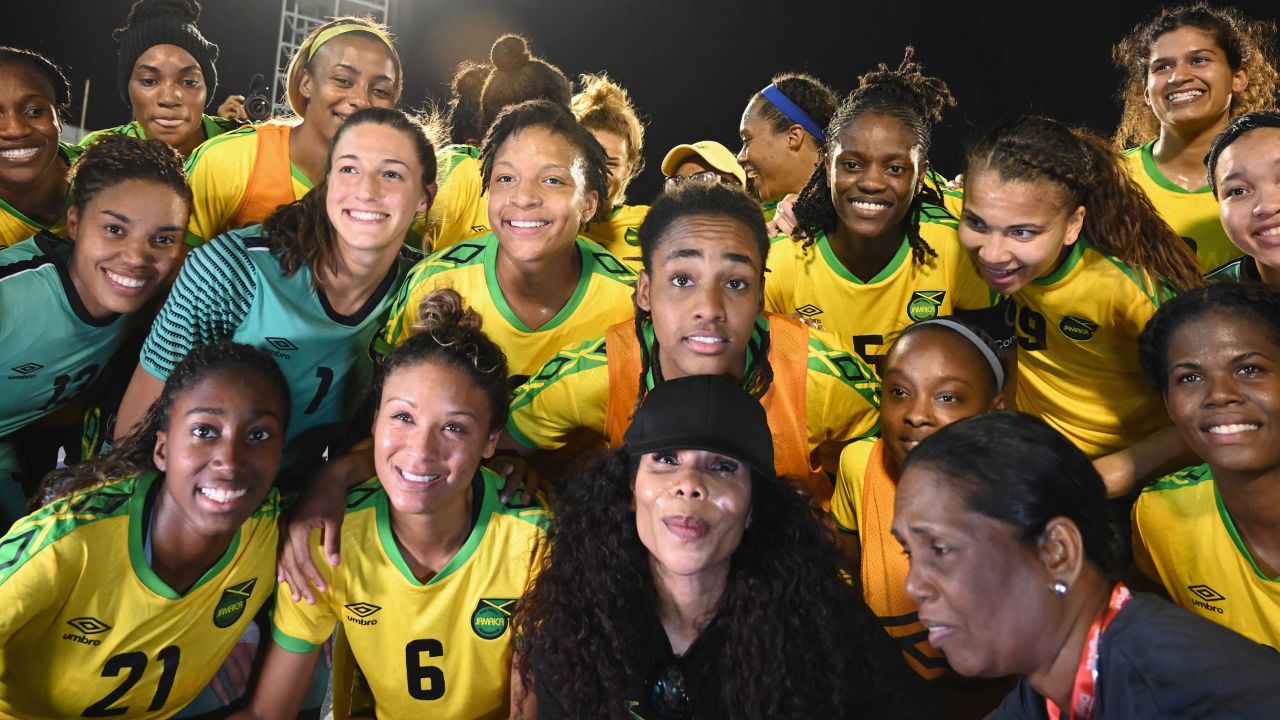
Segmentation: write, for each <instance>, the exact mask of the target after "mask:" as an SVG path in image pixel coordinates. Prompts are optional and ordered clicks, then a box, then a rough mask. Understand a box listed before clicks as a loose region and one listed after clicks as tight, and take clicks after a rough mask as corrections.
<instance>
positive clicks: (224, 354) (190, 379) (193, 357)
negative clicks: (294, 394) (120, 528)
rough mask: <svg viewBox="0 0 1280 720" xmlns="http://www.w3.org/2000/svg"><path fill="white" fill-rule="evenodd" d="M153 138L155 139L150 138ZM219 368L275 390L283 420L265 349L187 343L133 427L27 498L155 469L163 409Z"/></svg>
mask: <svg viewBox="0 0 1280 720" xmlns="http://www.w3.org/2000/svg"><path fill="white" fill-rule="evenodd" d="M153 142H159V141H153ZM223 370H227V371H233V372H235V373H236V374H237V375H239V376H243V374H244V373H246V372H247V373H254V374H257V375H258V376H259V377H261V378H263V379H264V380H266V381H267V382H268V384H269V385H270V386H271V387H272V388H274V389H275V391H276V392H277V393H278V396H277V397H278V399H279V401H280V407H281V414H280V417H281V421H282V422H281V425H282V426H283V427H285V428H288V426H289V412H290V408H291V407H292V406H291V404H290V395H289V382H288V381H287V380H285V377H284V373H282V372H281V371H280V366H279V365H277V364H276V361H275V359H274V358H272V357H271V355H269V354H267V352H266V351H264V350H261V349H259V348H256V347H253V346H251V345H244V344H241V343H237V342H232V341H230V340H221V341H219V342H215V343H210V344H207V345H197V346H196V347H195V348H192V350H191V352H190V353H188V354H187V356H186V357H185V358H183V359H182V361H181V362H179V363H178V365H177V366H176V367H174V369H173V372H171V373H169V377H168V378H167V379H166V380H165V381H164V387H163V388H162V389H161V390H160V396H159V397H157V398H156V400H155V402H153V403H151V407H149V408H147V412H146V414H145V415H143V416H142V420H141V421H140V422H139V423H138V426H137V428H135V429H134V430H133V432H131V433H129V435H128V437H126V438H125V439H124V440H122V441H121V442H120V443H119V444H118V445H116V447H115V448H113V449H112V450H111V452H109V453H108V454H106V455H104V456H102V457H100V458H97V459H95V460H91V461H89V462H86V463H83V464H81V465H77V466H75V467H71V468H63V469H59V470H54V471H53V472H51V473H49V474H48V475H46V476H45V478H44V481H43V482H42V483H41V485H40V489H39V490H37V491H36V494H35V496H34V498H33V499H32V505H33V506H34V507H33V509H34V508H36V507H41V506H44V505H47V504H49V503H51V502H53V501H54V500H57V499H59V498H62V497H66V496H67V495H70V494H72V493H74V492H76V491H78V490H81V489H83V488H86V487H89V486H91V485H96V484H99V483H103V482H107V481H108V480H116V479H120V478H127V477H133V476H135V475H140V474H142V473H144V472H149V471H151V470H155V469H156V467H155V461H154V459H153V455H154V453H155V447H156V435H157V433H159V432H160V431H162V430H165V431H167V430H168V428H169V412H170V410H171V409H172V408H173V403H174V401H175V399H176V398H177V397H178V396H179V395H181V394H182V393H183V392H186V391H187V390H189V389H190V388H193V387H195V386H196V385H197V384H198V383H200V382H201V381H203V380H204V379H205V378H208V377H209V376H211V375H213V374H214V373H216V372H220V371H223Z"/></svg>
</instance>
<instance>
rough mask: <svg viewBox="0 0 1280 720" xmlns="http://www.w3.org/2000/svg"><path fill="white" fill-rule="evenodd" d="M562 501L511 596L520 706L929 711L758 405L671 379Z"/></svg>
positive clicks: (678, 714) (763, 713)
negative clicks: (788, 470)
mask: <svg viewBox="0 0 1280 720" xmlns="http://www.w3.org/2000/svg"><path fill="white" fill-rule="evenodd" d="M625 443H626V444H625V446H624V447H622V448H620V449H618V450H615V451H614V452H613V453H611V454H609V455H608V456H607V457H605V458H603V459H602V460H599V461H598V462H597V463H596V464H594V465H593V466H592V467H590V468H588V469H586V470H584V471H583V472H582V473H581V474H580V475H578V476H576V477H575V478H574V479H573V480H571V481H570V482H569V484H568V487H567V488H566V489H565V491H564V493H563V494H562V495H561V496H560V497H559V501H558V503H557V504H556V506H555V508H554V509H555V513H556V515H555V517H554V519H553V520H552V525H551V531H550V540H551V543H552V546H551V551H550V553H549V554H548V556H547V559H546V561H545V562H544V564H543V567H542V568H541V572H540V574H539V575H538V577H537V579H536V580H535V581H534V584H533V586H532V588H531V589H530V590H529V591H528V592H527V593H526V595H525V598H524V600H523V601H522V603H521V605H520V607H519V608H518V609H517V611H516V617H515V630H516V637H517V638H518V642H519V643H521V645H520V647H521V648H522V652H523V654H522V655H520V656H519V657H518V658H517V660H516V670H517V672H518V673H519V674H520V679H521V682H522V683H523V687H524V691H525V698H524V699H525V702H524V703H522V704H521V706H520V708H519V710H520V711H522V713H517V715H516V716H517V717H534V713H535V710H534V707H533V706H535V705H536V717H538V718H561V717H564V718H588V717H590V718H603V717H609V718H635V717H641V718H721V717H731V718H766V717H767V718H817V717H823V718H833V717H861V716H863V715H866V716H868V717H912V718H921V717H934V716H935V715H936V711H935V709H934V708H933V706H932V705H931V703H930V701H929V700H928V694H927V692H926V691H925V690H924V687H923V684H922V682H921V681H920V679H919V678H918V677H917V676H915V674H914V673H912V672H910V670H908V669H907V667H906V666H905V664H903V661H902V658H901V655H900V654H898V653H897V652H896V651H895V649H894V647H893V645H892V643H891V641H889V638H888V636H887V635H886V634H885V633H884V632H883V631H881V630H880V629H879V628H878V627H877V625H876V623H875V620H874V619H873V618H871V616H870V614H869V613H868V611H867V609H866V606H865V605H863V603H862V600H861V598H860V597H859V596H858V592H857V590H855V589H854V588H853V587H851V586H849V585H848V584H846V583H845V582H844V581H843V580H842V579H841V578H840V576H839V575H838V574H837V572H836V560H835V551H834V548H833V546H832V544H831V542H830V539H829V537H828V536H826V535H825V534H824V531H823V530H822V526H821V525H820V523H819V521H818V518H817V515H816V511H815V509H814V507H813V505H812V504H810V503H809V502H808V500H807V499H806V498H805V497H804V496H803V495H802V494H801V493H799V492H797V491H796V490H795V489H793V488H792V487H791V486H790V485H788V483H787V482H786V481H783V480H780V479H779V478H777V476H775V475H774V472H773V465H774V462H773V442H772V439H771V437H770V434H769V428H768V425H767V423H766V420H765V413H764V409H763V408H762V407H761V406H760V404H759V403H758V402H757V401H756V400H755V399H754V398H752V397H751V395H750V394H749V393H747V392H746V391H745V390H743V389H741V388H740V387H738V386H737V385H736V384H735V383H732V382H730V381H728V380H726V379H724V378H721V377H716V376H710V375H698V376H690V377H684V378H679V379H675V380H669V381H667V382H665V383H662V384H661V385H659V386H657V387H656V388H654V389H653V390H652V391H650V392H649V394H648V395H647V396H646V398H645V401H644V404H643V405H641V407H640V410H639V411H638V412H637V414H636V418H635V421H634V422H633V423H632V425H631V426H630V428H629V429H628V430H627V433H626V436H625Z"/></svg>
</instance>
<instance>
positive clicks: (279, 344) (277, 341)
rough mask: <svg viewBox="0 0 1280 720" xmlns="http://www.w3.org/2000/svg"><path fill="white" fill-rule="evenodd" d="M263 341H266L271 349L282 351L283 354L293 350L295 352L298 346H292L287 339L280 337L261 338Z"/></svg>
mask: <svg viewBox="0 0 1280 720" xmlns="http://www.w3.org/2000/svg"><path fill="white" fill-rule="evenodd" d="M263 339H264V340H266V341H267V343H268V344H269V345H271V347H273V348H275V349H277V350H282V351H284V352H292V351H294V350H297V349H298V346H297V345H294V344H293V343H292V342H291V341H290V340H289V338H282V337H269V338H263Z"/></svg>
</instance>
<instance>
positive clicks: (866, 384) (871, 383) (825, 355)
mask: <svg viewBox="0 0 1280 720" xmlns="http://www.w3.org/2000/svg"><path fill="white" fill-rule="evenodd" d="M809 372H810V373H818V374H820V375H830V376H831V377H833V378H836V379H838V380H840V381H841V382H843V383H844V384H845V385H847V386H849V387H850V388H852V389H853V390H855V391H857V393H858V394H859V395H861V396H862V397H863V399H864V400H866V401H867V404H868V405H870V406H871V407H873V408H876V409H877V410H878V409H880V378H878V377H876V373H875V371H874V370H872V369H871V366H869V365H867V364H866V363H865V362H863V361H862V359H861V358H859V357H858V356H856V355H852V354H850V353H848V352H845V351H844V350H838V349H835V348H832V347H831V346H829V345H827V344H826V343H825V342H823V341H822V340H821V339H820V338H818V337H816V336H815V335H814V334H813V333H812V332H810V333H809Z"/></svg>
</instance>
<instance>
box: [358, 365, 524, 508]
mask: <svg viewBox="0 0 1280 720" xmlns="http://www.w3.org/2000/svg"><path fill="white" fill-rule="evenodd" d="M492 412H493V411H492V408H491V407H490V405H489V397H488V395H486V394H485V391H484V389H483V388H481V387H479V386H477V385H476V384H475V383H474V382H472V381H471V379H470V378H468V377H467V376H466V375H465V374H464V373H463V372H462V371H460V370H457V369H455V368H452V367H448V366H446V365H443V364H440V363H437V362H432V361H427V362H423V363H419V364H417V365H408V366H402V367H400V368H398V369H396V370H394V371H393V372H392V373H391V375H390V376H388V377H387V379H386V381H385V383H384V384H383V387H382V398H381V401H380V403H379V406H378V414H377V417H376V418H375V419H374V425H373V442H374V464H375V467H376V468H377V471H378V479H379V480H380V481H381V482H382V487H383V489H384V490H385V491H386V493H387V498H388V499H389V500H390V502H391V506H392V508H394V511H395V512H398V513H405V514H410V515H425V514H433V513H437V512H456V511H458V508H460V507H465V505H466V502H467V498H468V492H469V488H470V487H471V480H472V479H473V478H474V477H475V474H476V471H477V470H478V469H479V467H480V461H481V460H482V459H484V458H486V457H489V456H491V455H493V451H494V448H495V447H497V443H498V435H499V434H500V433H501V428H496V429H495V428H492V427H490V425H491V420H492Z"/></svg>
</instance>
